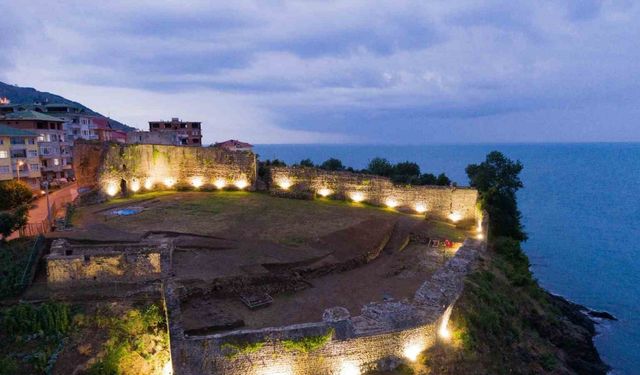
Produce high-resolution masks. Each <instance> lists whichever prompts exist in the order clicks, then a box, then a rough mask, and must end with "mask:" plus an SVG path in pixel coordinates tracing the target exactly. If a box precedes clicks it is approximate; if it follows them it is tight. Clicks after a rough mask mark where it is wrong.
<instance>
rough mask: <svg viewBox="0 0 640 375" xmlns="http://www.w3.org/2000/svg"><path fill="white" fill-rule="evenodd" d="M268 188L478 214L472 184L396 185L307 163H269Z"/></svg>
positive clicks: (460, 215) (446, 213)
mask: <svg viewBox="0 0 640 375" xmlns="http://www.w3.org/2000/svg"><path fill="white" fill-rule="evenodd" d="M269 176H270V177H269V189H270V191H272V192H273V193H274V194H276V195H279V196H286V195H287V194H291V195H292V196H301V195H303V194H304V193H309V192H310V193H315V194H319V195H324V194H328V195H329V196H330V197H332V198H335V199H345V200H362V201H363V202H367V203H370V204H373V205H377V206H389V205H392V206H395V207H396V208H398V209H402V210H408V211H413V212H422V211H424V210H426V213H427V214H428V215H430V216H434V217H439V218H453V219H454V220H455V221H458V220H472V219H476V218H478V216H479V215H478V212H477V205H476V203H477V199H478V192H477V190H475V189H472V188H463V187H446V186H411V185H395V184H393V183H392V182H391V180H390V179H389V178H386V177H380V176H375V175H366V174H358V173H351V172H332V171H325V170H321V169H317V168H306V167H271V168H270V173H269Z"/></svg>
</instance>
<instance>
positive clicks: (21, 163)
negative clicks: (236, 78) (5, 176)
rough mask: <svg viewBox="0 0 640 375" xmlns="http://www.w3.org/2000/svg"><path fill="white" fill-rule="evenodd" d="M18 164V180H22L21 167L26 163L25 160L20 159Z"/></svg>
mask: <svg viewBox="0 0 640 375" xmlns="http://www.w3.org/2000/svg"><path fill="white" fill-rule="evenodd" d="M16 165H17V166H18V168H16V172H18V181H20V167H22V166H23V165H24V162H23V161H22V160H18V162H17V163H16Z"/></svg>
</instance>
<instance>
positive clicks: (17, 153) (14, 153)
mask: <svg viewBox="0 0 640 375" xmlns="http://www.w3.org/2000/svg"><path fill="white" fill-rule="evenodd" d="M11 157H12V158H26V157H27V150H11Z"/></svg>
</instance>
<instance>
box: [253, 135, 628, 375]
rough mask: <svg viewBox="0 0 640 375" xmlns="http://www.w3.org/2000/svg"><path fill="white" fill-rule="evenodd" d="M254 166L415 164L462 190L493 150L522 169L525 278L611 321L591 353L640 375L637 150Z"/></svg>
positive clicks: (380, 153)
mask: <svg viewBox="0 0 640 375" xmlns="http://www.w3.org/2000/svg"><path fill="white" fill-rule="evenodd" d="M255 150H256V152H257V153H258V154H259V157H260V159H261V160H265V159H276V158H277V159H280V160H283V161H285V162H286V163H288V164H292V163H296V162H299V161H300V160H302V159H305V158H310V159H311V160H313V161H314V162H315V163H321V162H322V161H324V160H326V159H328V158H331V157H333V158H338V159H340V160H342V162H343V164H344V165H346V166H351V167H354V168H358V169H361V168H365V167H366V165H367V163H368V162H369V160H371V159H372V158H374V157H384V158H387V159H388V160H389V161H391V162H400V161H407V160H408V161H414V162H416V163H418V165H420V168H421V170H422V172H423V173H424V172H430V173H436V174H437V173H440V172H445V173H446V174H447V175H448V176H449V177H450V178H451V179H452V180H453V181H455V182H457V183H458V185H468V178H467V176H466V173H465V167H466V166H467V165H468V164H471V163H480V162H482V161H483V160H484V158H485V156H486V154H487V153H488V152H490V151H493V150H498V151H500V152H502V153H503V154H505V155H506V156H507V157H509V158H511V159H513V160H520V161H521V162H522V163H523V165H524V170H523V171H522V174H521V179H522V181H523V183H524V188H523V189H522V190H520V191H519V193H518V203H519V207H520V210H521V211H522V215H523V222H524V225H525V228H526V231H527V233H528V234H529V240H528V241H527V242H525V243H524V246H523V247H524V249H525V251H526V253H527V254H528V256H529V258H530V260H531V269H532V271H533V273H534V275H535V277H536V278H537V279H538V281H539V282H540V284H541V285H542V286H543V287H544V288H546V289H547V290H548V291H550V292H551V293H554V294H558V295H561V296H563V297H566V298H567V299H569V300H571V301H573V302H576V303H579V304H581V305H584V306H586V307H588V308H590V309H594V310H603V311H607V312H609V313H611V314H613V315H614V316H615V317H616V318H617V319H618V321H603V322H601V323H600V324H599V325H598V327H597V329H598V335H597V336H596V338H595V343H596V346H597V348H598V351H599V353H600V355H601V357H602V358H603V360H604V361H605V362H606V363H607V364H609V365H610V366H611V367H613V370H612V374H625V375H632V374H640V253H639V250H640V143H589V144H587V143H579V144H472V145H469V144H465V145H456V144H446V145H445V144H441V145H258V146H256V147H255Z"/></svg>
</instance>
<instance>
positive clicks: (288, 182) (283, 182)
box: [278, 177, 293, 190]
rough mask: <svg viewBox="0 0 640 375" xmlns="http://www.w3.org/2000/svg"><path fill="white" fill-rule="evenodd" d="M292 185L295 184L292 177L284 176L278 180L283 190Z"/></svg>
mask: <svg viewBox="0 0 640 375" xmlns="http://www.w3.org/2000/svg"><path fill="white" fill-rule="evenodd" d="M291 185H293V183H292V182H291V180H290V179H288V178H287V177H283V178H281V179H279V180H278V186H279V187H280V189H282V190H289V188H290V187H291Z"/></svg>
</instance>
